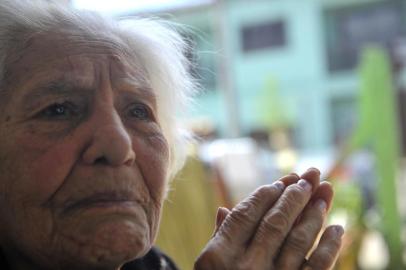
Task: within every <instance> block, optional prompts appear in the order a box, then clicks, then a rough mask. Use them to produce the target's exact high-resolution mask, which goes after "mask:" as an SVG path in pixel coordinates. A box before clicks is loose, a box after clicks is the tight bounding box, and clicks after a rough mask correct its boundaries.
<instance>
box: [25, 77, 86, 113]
mask: <svg viewBox="0 0 406 270" xmlns="http://www.w3.org/2000/svg"><path fill="white" fill-rule="evenodd" d="M93 92H94V90H93V89H89V88H85V87H83V86H80V85H77V84H75V82H74V81H73V82H72V81H64V80H54V81H51V82H48V83H45V84H43V85H38V86H37V87H34V88H33V89H32V90H31V91H30V92H28V93H27V94H26V95H24V98H23V106H24V109H30V107H31V106H32V104H33V103H35V101H36V100H38V99H39V98H43V97H48V96H71V95H81V96H83V95H86V96H88V95H92V93H93Z"/></svg>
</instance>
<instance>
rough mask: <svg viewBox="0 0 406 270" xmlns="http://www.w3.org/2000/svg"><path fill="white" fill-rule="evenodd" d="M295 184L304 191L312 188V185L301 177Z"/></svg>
mask: <svg viewBox="0 0 406 270" xmlns="http://www.w3.org/2000/svg"><path fill="white" fill-rule="evenodd" d="M297 184H298V185H299V186H301V187H302V188H303V189H304V190H306V191H311V190H312V185H311V184H310V183H309V182H307V181H306V180H303V179H301V180H300V181H299V182H297Z"/></svg>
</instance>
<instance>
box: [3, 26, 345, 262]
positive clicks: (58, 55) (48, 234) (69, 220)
mask: <svg viewBox="0 0 406 270" xmlns="http://www.w3.org/2000/svg"><path fill="white" fill-rule="evenodd" d="M121 59H127V60H126V61H121ZM134 61H135V60H134ZM8 64H9V65H8V70H7V77H6V84H4V85H3V86H2V89H1V91H2V92H1V95H2V96H1V99H0V103H1V104H0V105H1V106H0V109H1V114H0V172H1V175H0V217H1V223H0V241H1V242H0V243H1V247H2V251H3V252H4V254H5V255H6V259H7V261H8V262H9V263H10V265H11V267H12V268H13V269H106V270H107V269H108V270H114V269H119V268H120V266H122V265H123V264H124V263H125V262H127V261H129V260H132V259H134V258H139V257H141V256H142V255H144V254H145V253H146V252H147V251H148V250H149V249H150V247H151V245H152V244H153V241H154V239H155V236H156V233H157V228H158V223H159V217H160V211H161V206H162V202H163V197H164V193H165V190H166V185H167V181H166V180H167V171H168V163H169V161H168V160H169V148H168V142H167V141H166V139H165V136H164V134H163V132H162V130H161V127H160V125H159V123H158V121H157V107H156V106H157V105H156V96H155V94H154V92H153V91H152V90H151V89H150V88H149V87H148V85H145V84H144V83H143V80H140V79H139V78H140V77H141V75H140V74H139V73H137V72H139V70H138V71H137V69H135V68H133V65H132V64H134V63H131V61H129V60H128V57H126V56H125V55H122V54H121V52H120V51H117V50H116V49H115V48H114V46H113V45H112V44H109V43H108V42H103V41H100V40H97V41H96V40H83V37H82V38H80V37H72V36H58V35H53V34H49V33H48V34H44V35H42V36H41V35H40V36H36V37H33V38H32V40H31V41H30V42H29V43H28V46H27V47H26V48H25V51H24V53H23V55H20V56H18V57H14V58H13V57H10V59H8ZM300 178H302V179H306V180H307V182H308V183H310V184H311V187H309V186H308V185H306V184H305V183H306V182H303V181H299V177H298V176H296V175H290V176H287V177H285V178H283V179H281V182H283V183H284V184H283V185H279V187H278V185H270V186H264V187H261V188H259V189H258V190H257V191H255V192H254V193H252V195H251V196H249V197H247V198H246V199H245V200H244V201H242V202H241V203H239V204H238V205H237V206H236V207H235V208H234V209H232V210H227V209H221V210H220V211H219V212H218V216H217V225H218V226H217V228H216V232H215V234H214V236H213V238H212V239H211V240H210V241H209V243H208V245H207V246H206V248H205V249H204V250H203V252H202V254H201V255H200V257H199V258H198V259H197V262H196V265H195V268H196V269H197V270H202V269H204V270H216V269H233V270H235V269H255V270H261V269H268V270H269V269H289V270H292V269H306V268H305V267H311V269H317V270H324V269H329V268H330V267H331V266H332V265H333V264H334V260H335V259H336V257H337V254H338V250H339V247H340V235H341V231H340V228H338V227H329V228H327V229H326V230H325V232H324V234H323V236H322V238H321V241H320V243H319V244H318V246H317V248H316V249H315V251H314V252H312V253H311V254H310V257H309V260H308V262H307V263H306V264H303V260H304V258H305V256H306V254H307V253H308V251H309V250H310V248H311V246H312V245H313V243H314V242H315V240H316V238H317V234H318V233H319V231H320V230H321V228H322V223H323V221H324V219H325V215H326V212H327V209H328V208H329V205H330V202H331V198H332V189H331V187H330V186H329V185H328V184H326V183H324V184H320V185H319V173H318V171H316V170H310V171H309V172H307V173H305V174H304V175H302V176H301V177H300ZM319 199H321V201H324V202H325V203H321V204H320V200H319ZM179 222H181V221H179Z"/></svg>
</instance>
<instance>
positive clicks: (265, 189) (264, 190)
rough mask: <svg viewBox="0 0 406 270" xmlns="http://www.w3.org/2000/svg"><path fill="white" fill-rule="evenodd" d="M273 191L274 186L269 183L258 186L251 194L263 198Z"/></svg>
mask: <svg viewBox="0 0 406 270" xmlns="http://www.w3.org/2000/svg"><path fill="white" fill-rule="evenodd" d="M274 192H275V187H273V186H271V185H264V186H260V187H259V188H258V189H257V190H256V191H255V192H254V193H253V196H255V197H257V198H258V199H263V198H267V197H269V195H271V194H273V193H274Z"/></svg>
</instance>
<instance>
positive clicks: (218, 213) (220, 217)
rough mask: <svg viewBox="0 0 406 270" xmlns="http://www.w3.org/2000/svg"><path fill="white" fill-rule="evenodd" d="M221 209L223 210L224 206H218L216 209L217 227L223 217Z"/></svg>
mask: <svg viewBox="0 0 406 270" xmlns="http://www.w3.org/2000/svg"><path fill="white" fill-rule="evenodd" d="M222 210H224V207H219V208H218V209H217V215H216V226H217V227H218V226H220V223H221V221H222V219H223V211H222Z"/></svg>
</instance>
